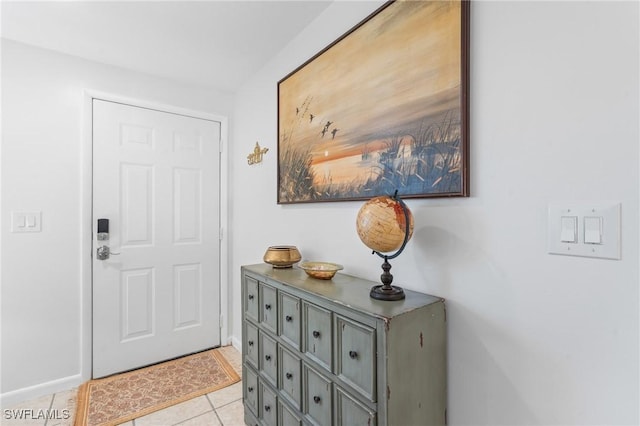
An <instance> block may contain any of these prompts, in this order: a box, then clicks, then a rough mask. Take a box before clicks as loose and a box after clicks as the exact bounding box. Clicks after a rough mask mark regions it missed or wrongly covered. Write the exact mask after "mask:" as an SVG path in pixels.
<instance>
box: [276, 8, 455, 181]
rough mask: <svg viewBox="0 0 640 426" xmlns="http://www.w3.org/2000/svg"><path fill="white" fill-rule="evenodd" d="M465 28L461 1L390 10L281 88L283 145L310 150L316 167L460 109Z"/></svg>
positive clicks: (374, 147)
mask: <svg viewBox="0 0 640 426" xmlns="http://www.w3.org/2000/svg"><path fill="white" fill-rule="evenodd" d="M400 3H401V4H400ZM460 25H461V24H460V3H459V2H453V1H452V2H449V1H435V2H422V1H417V2H414V1H410V2H409V1H407V2H397V3H394V4H392V5H390V6H389V7H387V8H385V9H384V10H383V11H381V12H380V13H379V14H377V15H376V16H374V17H373V18H371V19H370V20H369V21H368V22H367V23H366V24H365V25H363V26H362V27H360V28H358V29H357V30H355V31H354V32H352V33H351V34H350V35H348V36H347V37H346V38H344V39H342V40H341V41H339V42H338V43H337V44H335V45H334V46H332V47H331V48H329V49H328V50H327V51H325V52H324V53H322V54H321V55H320V56H318V57H316V58H315V59H313V60H312V61H311V62H310V63H308V64H307V65H305V66H304V67H303V68H301V69H300V70H298V71H296V72H295V73H293V74H292V75H291V76H289V77H288V78H286V79H284V80H283V81H282V82H281V83H280V85H279V120H280V121H279V131H280V143H284V141H286V140H288V139H289V138H290V140H291V141H292V142H293V143H294V144H296V145H297V144H300V145H304V146H311V147H312V155H313V160H312V163H311V164H312V166H318V165H320V164H321V163H324V162H328V161H335V160H339V159H343V158H346V157H352V156H356V155H361V154H362V151H363V147H364V145H365V144H367V148H368V149H369V150H371V151H374V152H375V151H377V150H379V149H382V148H383V147H384V141H385V138H387V137H390V136H397V135H406V134H408V133H407V132H410V131H413V130H414V129H415V128H417V127H418V126H420V125H421V124H422V125H428V124H430V123H431V122H434V121H437V120H442V118H443V116H444V114H445V113H446V112H447V111H450V110H458V109H459V107H460V81H461V75H460V63H461V62H460V61H461V58H460V29H461V27H460ZM456 118H457V117H456ZM336 164H337V163H336ZM353 173H358V171H357V170H354V171H353ZM334 175H339V174H338V173H334ZM345 179H348V177H345Z"/></svg>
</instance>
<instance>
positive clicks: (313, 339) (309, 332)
mask: <svg viewBox="0 0 640 426" xmlns="http://www.w3.org/2000/svg"><path fill="white" fill-rule="evenodd" d="M302 310H303V320H304V321H303V322H304V325H303V344H304V348H303V350H304V352H305V353H306V354H307V355H309V356H310V357H311V358H313V359H314V360H315V361H316V362H318V364H320V365H322V366H323V367H324V368H326V369H327V370H329V371H331V354H332V347H333V345H332V337H331V311H328V310H326V309H322V308H320V307H318V306H315V305H313V304H311V303H306V302H303V304H302Z"/></svg>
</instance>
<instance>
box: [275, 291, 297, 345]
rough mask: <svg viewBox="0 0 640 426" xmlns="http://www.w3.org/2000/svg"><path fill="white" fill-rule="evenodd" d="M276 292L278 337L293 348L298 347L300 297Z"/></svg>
mask: <svg viewBox="0 0 640 426" xmlns="http://www.w3.org/2000/svg"><path fill="white" fill-rule="evenodd" d="M278 294H279V295H280V298H279V300H278V303H279V304H278V312H279V315H280V318H279V319H280V321H279V323H280V330H279V334H280V337H282V339H283V340H285V341H286V342H287V343H290V344H291V346H293V347H294V348H296V349H300V299H298V298H297V297H293V296H290V295H288V294H286V293H282V292H280V293H278Z"/></svg>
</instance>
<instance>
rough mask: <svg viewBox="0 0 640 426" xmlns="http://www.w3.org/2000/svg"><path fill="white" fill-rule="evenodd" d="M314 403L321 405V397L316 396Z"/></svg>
mask: <svg viewBox="0 0 640 426" xmlns="http://www.w3.org/2000/svg"><path fill="white" fill-rule="evenodd" d="M313 402H315V403H316V404H320V397H319V396H318V395H316V396H314V397H313Z"/></svg>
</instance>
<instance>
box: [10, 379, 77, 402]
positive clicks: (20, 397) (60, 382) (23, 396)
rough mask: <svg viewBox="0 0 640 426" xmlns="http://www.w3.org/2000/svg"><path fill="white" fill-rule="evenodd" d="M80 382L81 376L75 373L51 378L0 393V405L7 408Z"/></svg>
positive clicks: (63, 389) (69, 387) (68, 387)
mask: <svg viewBox="0 0 640 426" xmlns="http://www.w3.org/2000/svg"><path fill="white" fill-rule="evenodd" d="M80 384H82V376H81V375H80V374H76V375H74V376H69V377H63V378H62V379H57V380H52V381H50V382H45V383H41V384H39V385H34V386H29V387H26V388H22V389H17V390H14V391H9V392H5V393H2V394H0V407H2V408H9V407H12V406H14V405H17V404H20V403H22V402H26V401H30V400H32V399H36V398H40V397H41V396H45V395H51V394H54V393H56V392H62V391H66V390H69V389H73V388H75V387H78V386H80ZM34 408H35V407H34Z"/></svg>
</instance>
